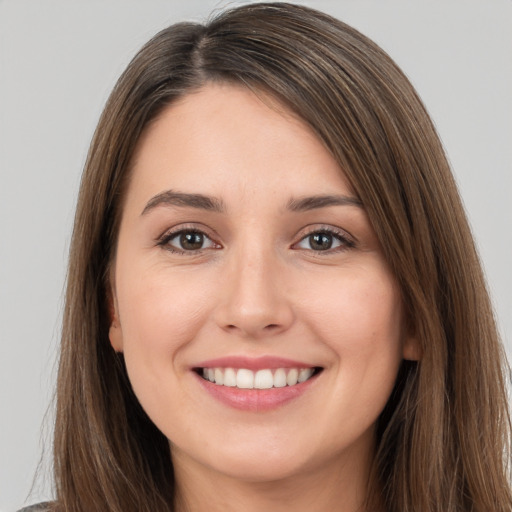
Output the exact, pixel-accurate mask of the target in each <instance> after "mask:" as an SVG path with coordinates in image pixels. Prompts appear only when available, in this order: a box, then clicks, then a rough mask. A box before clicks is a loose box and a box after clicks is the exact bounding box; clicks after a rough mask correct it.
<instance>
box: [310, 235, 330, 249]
mask: <svg viewBox="0 0 512 512" xmlns="http://www.w3.org/2000/svg"><path fill="white" fill-rule="evenodd" d="M309 244H310V246H311V248H312V249H314V250H316V251H326V250H327V249H330V248H331V247H332V236H331V235H329V234H327V233H314V234H313V235H311V236H310V237H309Z"/></svg>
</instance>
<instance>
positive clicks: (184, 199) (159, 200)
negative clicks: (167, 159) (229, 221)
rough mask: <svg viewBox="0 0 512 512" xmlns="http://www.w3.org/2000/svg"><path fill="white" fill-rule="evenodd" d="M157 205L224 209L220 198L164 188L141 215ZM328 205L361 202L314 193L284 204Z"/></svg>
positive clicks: (302, 207)
mask: <svg viewBox="0 0 512 512" xmlns="http://www.w3.org/2000/svg"><path fill="white" fill-rule="evenodd" d="M158 206H185V207H188V208H197V209H200V210H206V211H211V212H217V213H222V212H224V211H225V206H224V203H223V201H222V200H221V199H219V198H216V197H211V196H205V195H203V194H188V193H185V192H176V191H174V190H166V191H164V192H161V193H160V194H157V195H156V196H154V197H152V198H151V199H150V200H149V201H148V202H147V204H146V206H145V207H144V210H142V213H141V215H145V214H146V213H148V212H150V211H151V210H153V209H155V208H156V207H158ZM328 206H357V207H359V208H362V207H363V203H362V202H361V201H360V200H359V199H358V198H356V197H351V196H343V195H316V196H307V197H301V198H297V199H293V198H292V199H290V200H289V201H288V204H287V205H286V207H287V209H288V210H290V211H292V212H304V211H310V210H316V209H319V208H326V207H328Z"/></svg>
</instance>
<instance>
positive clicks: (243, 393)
mask: <svg viewBox="0 0 512 512" xmlns="http://www.w3.org/2000/svg"><path fill="white" fill-rule="evenodd" d="M195 375H196V377H197V379H198V381H199V384H200V385H201V386H202V388H203V389H204V390H205V391H207V392H208V393H209V394H210V395H211V396H213V397H214V398H216V399H217V400H219V401H220V402H222V403H223V404H225V405H228V406H229V407H233V408H234V409H241V410H244V411H254V412H261V411H270V410H272V409H277V408H278V407H280V406H282V405H285V404H287V403H288V402H291V401H292V400H294V399H295V398H299V397H300V396H302V395H303V394H304V393H305V392H306V391H307V390H308V389H309V388H310V387H311V385H312V384H313V383H314V381H315V380H316V379H317V377H318V374H316V375H313V377H311V378H309V379H308V380H307V381H305V382H301V383H300V384H295V385H294V386H285V387H282V388H270V389H240V388H236V387H229V386H220V385H218V384H214V383H213V382H210V381H209V380H206V379H203V378H202V377H201V376H200V375H198V374H197V373H196V374H195Z"/></svg>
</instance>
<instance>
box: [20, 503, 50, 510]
mask: <svg viewBox="0 0 512 512" xmlns="http://www.w3.org/2000/svg"><path fill="white" fill-rule="evenodd" d="M49 504H50V503H49V502H48V501H45V502H44V503H36V504H35V505H30V506H29V507H25V508H22V509H21V510H18V512H47V510H48V505H49Z"/></svg>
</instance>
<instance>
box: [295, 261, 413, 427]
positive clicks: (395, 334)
mask: <svg viewBox="0 0 512 512" xmlns="http://www.w3.org/2000/svg"><path fill="white" fill-rule="evenodd" d="M348 274H350V275H351V276H354V277H353V278H351V277H347V275H348ZM347 275H345V276H344V277H343V278H341V277H340V280H339V283H338V286H334V284H335V280H331V282H330V286H329V287H325V288H324V289H326V290H329V291H328V292H326V293H324V294H323V295H322V296H320V295H319V294H316V295H310V296H309V297H308V298H307V301H306V300H305V301H304V302H305V303H306V302H308V303H309V306H310V307H309V314H308V318H309V323H310V326H311V329H314V331H315V333H316V335H317V337H318V338H319V339H321V340H322V341H323V343H325V344H326V345H328V346H329V347H330V349H331V351H332V353H333V358H332V360H333V369H334V371H333V372H332V375H333V380H334V379H336V382H335V383H333V386H334V388H333V389H335V391H334V393H335V401H336V400H339V402H338V403H341V402H343V403H344V404H345V405H346V407H347V410H349V409H353V408H357V410H359V411H360V414H363V415H365V416H366V415H368V419H369V420H371V421H374V420H375V418H376V416H377V415H378V414H379V413H380V411H381V410H382V408H383V407H384V405H385V403H386V402H387V400H388V397H389V394H390V393H391V391H392V389H393V386H394V383H395V379H396V375H397V372H398V368H399V366H400V363H401V361H402V342H403V340H402V338H403V320H402V306H401V300H400V295H399V291H398V288H397V286H396V285H395V283H394V281H393V279H392V278H391V276H389V275H388V274H387V273H384V272H383V271H379V272H376V273H372V272H367V273H365V275H364V276H362V275H359V276H358V275H357V273H356V272H355V271H354V270H353V269H352V271H351V272H347ZM317 284H318V282H317Z"/></svg>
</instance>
